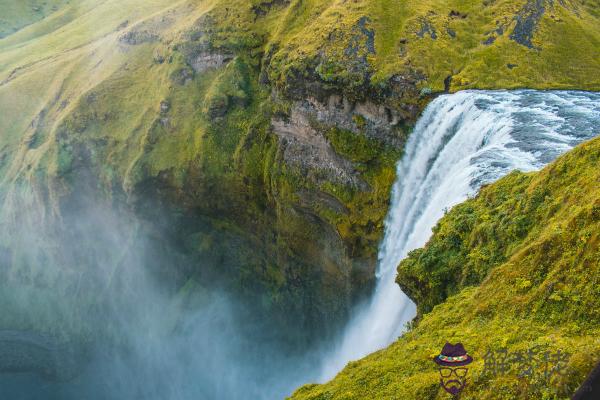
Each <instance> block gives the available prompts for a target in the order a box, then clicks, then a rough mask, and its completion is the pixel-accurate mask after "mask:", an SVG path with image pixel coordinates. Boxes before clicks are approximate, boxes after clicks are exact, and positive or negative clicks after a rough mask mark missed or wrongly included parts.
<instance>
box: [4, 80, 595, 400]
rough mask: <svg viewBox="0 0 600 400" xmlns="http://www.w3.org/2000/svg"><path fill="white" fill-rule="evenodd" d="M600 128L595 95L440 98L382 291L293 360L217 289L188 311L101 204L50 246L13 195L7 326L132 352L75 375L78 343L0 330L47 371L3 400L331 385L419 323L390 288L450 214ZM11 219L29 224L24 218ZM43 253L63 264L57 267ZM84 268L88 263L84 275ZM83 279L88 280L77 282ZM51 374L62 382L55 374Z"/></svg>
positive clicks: (31, 205) (414, 156)
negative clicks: (339, 333)
mask: <svg viewBox="0 0 600 400" xmlns="http://www.w3.org/2000/svg"><path fill="white" fill-rule="evenodd" d="M598 127H600V94H592V93H584V92H539V91H513V92H508V91H493V92H490V91H466V92H460V93H456V94H452V95H446V96H440V97H438V98H437V99H436V100H434V101H433V102H432V103H431V104H430V105H429V107H427V109H426V110H425V112H424V114H423V116H422V117H421V119H420V120H419V122H418V124H417V126H416V127H415V130H414V133H413V134H412V135H411V138H410V140H409V142H408V143H407V145H406V151H405V155H404V157H403V158H402V160H401V161H400V162H399V164H398V178H397V181H396V183H395V184H394V187H393V193H392V203H391V206H390V210H389V215H388V218H387V221H386V229H385V238H384V241H383V243H382V245H381V249H380V254H379V267H378V275H377V279H378V280H377V287H376V290H375V292H374V294H373V297H372V299H371V301H370V302H369V303H368V304H366V305H364V306H363V307H362V308H360V309H359V310H357V312H356V315H355V317H354V318H353V319H352V320H351V321H350V323H349V325H348V327H347V329H346V331H345V333H344V335H343V337H341V338H340V339H339V341H337V342H336V343H337V348H335V349H333V351H320V350H319V349H312V350H310V351H308V350H307V351H306V353H305V354H298V352H296V351H295V349H294V351H292V352H289V351H288V352H286V351H285V350H284V349H285V347H284V346H282V345H279V344H277V343H276V341H275V340H274V339H273V338H274V337H276V335H275V336H274V335H273V334H272V332H270V328H271V325H270V324H269V321H268V317H266V316H265V317H257V316H256V315H255V314H251V313H249V310H250V311H251V310H252V308H251V307H246V305H245V304H239V301H238V300H236V299H235V298H232V297H231V296H229V295H228V294H227V293H224V292H222V291H220V290H219V289H218V288H210V290H209V288H205V289H204V291H200V290H197V291H196V292H199V294H198V299H196V300H195V301H198V302H200V303H201V304H202V306H201V307H196V308H193V310H194V311H189V312H188V311H181V310H180V308H181V307H179V306H178V305H177V301H175V304H173V300H172V299H171V298H170V297H168V296H166V295H165V294H164V293H163V291H162V289H161V287H156V285H155V282H153V280H151V279H148V276H146V274H147V272H146V270H147V269H148V265H150V264H152V260H153V259H157V262H159V263H160V261H161V260H160V259H161V254H159V253H160V252H161V250H160V248H156V246H155V245H154V244H155V242H154V241H151V240H148V238H145V237H144V236H143V235H142V236H141V237H139V238H138V237H137V236H136V235H137V234H136V232H138V230H137V228H136V227H135V226H132V224H130V223H129V220H127V219H124V220H123V219H122V218H121V217H119V216H114V215H113V214H112V213H113V210H112V209H110V208H109V209H106V210H103V209H102V208H101V207H100V205H99V204H95V203H94V201H93V200H89V201H88V200H86V201H82V204H84V205H85V207H83V208H82V209H81V210H79V211H78V212H75V211H73V210H71V212H70V213H71V214H73V215H70V219H71V221H72V222H71V223H66V224H67V227H68V228H69V229H68V231H73V230H75V231H74V232H73V233H72V235H71V236H69V237H67V239H66V240H65V239H59V238H57V239H56V241H49V240H48V238H51V237H53V236H56V235H54V228H55V227H54V226H53V224H51V223H46V222H45V221H46V220H47V219H46V218H45V215H44V213H40V212H38V211H40V210H42V209H39V208H38V207H37V206H36V198H35V196H33V197H32V196H31V192H30V191H29V190H26V189H24V190H23V191H22V192H23V193H21V191H16V190H13V192H14V193H17V192H18V193H19V194H18V195H17V194H14V193H13V194H14V195H13V196H12V197H10V196H9V197H7V199H9V200H10V199H11V198H12V199H13V200H12V201H5V202H4V203H3V207H2V209H0V222H2V221H13V222H12V225H14V226H15V227H16V230H14V232H13V231H11V232H5V231H6V229H4V228H3V229H0V237H2V235H4V236H6V235H8V236H10V237H9V238H6V237H3V242H8V243H11V241H10V240H11V238H12V239H13V241H14V242H15V246H14V248H15V249H16V248H22V249H24V250H23V251H24V254H23V255H22V256H23V257H22V258H23V260H21V262H22V263H23V264H24V265H27V266H29V267H30V269H31V271H29V273H33V276H32V279H31V281H30V280H29V279H24V275H23V274H24V273H25V272H27V271H28V270H27V271H23V270H17V271H14V272H15V273H14V274H12V273H10V268H5V269H4V270H2V269H0V272H1V273H2V274H4V275H1V277H2V278H3V279H2V280H0V309H2V310H3V313H2V314H1V315H0V321H3V320H4V319H6V320H8V321H17V322H18V323H19V324H21V325H23V326H35V325H36V323H37V322H38V320H39V319H40V318H42V323H43V324H47V325H52V326H56V327H57V328H62V327H67V329H66V330H67V332H75V331H81V332H83V333H85V332H88V331H92V332H94V331H98V330H102V331H103V332H105V333H104V334H105V335H108V336H110V337H113V336H117V337H118V340H116V341H117V342H118V343H122V344H123V346H122V347H115V346H114V345H113V344H112V342H111V344H109V345H102V344H98V345H95V346H94V347H92V348H91V349H89V350H86V351H85V352H84V351H82V352H81V355H80V356H81V357H84V358H85V359H86V362H84V363H82V364H81V366H80V365H79V364H72V365H71V361H72V359H73V360H75V359H76V358H77V356H78V354H79V352H78V349H77V348H74V347H73V346H72V344H71V343H70V342H69V341H66V342H64V343H54V342H53V341H52V339H50V338H48V337H46V336H44V335H41V334H35V333H24V332H22V331H21V332H16V331H0V357H3V358H0V372H6V371H2V369H3V368H4V367H7V366H8V367H7V369H8V370H10V371H12V370H15V369H16V370H19V369H22V370H23V371H31V370H38V371H37V372H38V373H34V374H32V373H27V374H14V373H10V374H0V399H5V398H6V399H22V400H53V399H61V400H65V399H66V400H71V399H73V400H75V399H83V398H85V399H90V400H106V399H110V400H112V399H134V398H136V399H137V398H139V399H150V400H158V399H160V400H175V399H178V400H190V399H210V400H212V399H218V400H232V399H235V400H237V399H244V400H246V399H256V400H273V399H281V398H283V397H284V396H285V395H286V394H289V393H290V392H292V391H293V390H294V388H295V387H297V386H299V385H301V384H302V383H306V382H307V381H312V380H315V379H317V378H318V377H319V373H320V371H319V366H320V367H322V371H321V379H323V380H325V379H328V378H331V377H332V376H333V375H334V374H335V373H337V372H338V371H339V370H340V369H341V368H343V366H344V365H345V364H346V363H347V362H348V361H349V360H352V359H357V358H360V357H362V356H364V355H366V354H368V353H370V352H372V351H375V350H377V349H380V348H382V347H385V346H387V345H388V344H389V343H390V342H392V341H393V340H395V339H396V338H397V337H398V335H400V334H401V333H402V330H403V327H404V324H405V323H406V322H407V321H409V320H410V319H411V318H413V316H414V314H415V307H414V305H413V304H412V303H411V302H410V300H409V299H408V298H407V297H406V296H405V295H404V294H403V293H402V292H401V291H400V289H399V288H398V287H397V285H396V284H395V283H394V277H395V271H396V266H397V265H398V263H399V261H400V260H401V259H402V258H404V257H405V256H406V254H407V253H408V252H409V251H410V250H412V249H414V248H417V247H420V246H422V245H423V244H424V243H425V242H426V241H427V239H428V238H429V236H430V234H431V228H432V227H433V226H434V224H435V223H436V221H438V220H439V218H440V217H441V216H442V215H443V214H444V211H445V210H446V209H448V208H449V207H451V206H452V205H454V204H456V203H458V202H460V201H462V200H464V199H465V198H467V197H468V196H470V195H473V194H474V193H475V192H476V191H477V190H478V188H479V187H480V186H481V185H482V184H484V183H487V182H491V181H494V180H496V179H498V178H499V177H501V176H503V175H505V174H507V173H508V172H509V171H511V170H513V169H515V168H516V169H520V170H523V171H531V170H536V169H539V168H541V167H542V166H543V165H545V164H546V163H548V162H550V161H551V160H553V159H554V158H556V157H557V156H558V155H559V154H561V153H564V152H565V151H567V150H569V149H570V148H572V147H573V146H574V145H576V144H577V143H580V142H582V141H584V140H586V139H588V138H591V137H592V136H594V134H598V133H600V131H599V130H598ZM28 209H31V211H27V210H28ZM10 210H18V211H19V213H20V214H23V215H21V216H20V218H19V219H16V218H14V217H13V216H12V215H11V213H10ZM3 214H8V215H4V217H3ZM11 233H16V234H11ZM69 238H70V239H69ZM84 239H85V240H84ZM80 242H86V243H95V246H94V249H93V250H94V252H93V253H92V254H85V253H84V254H80V253H79V252H78V249H77V246H73V244H74V243H80ZM1 250H2V249H0V263H2V260H3V259H2V252H1ZM47 254H50V255H55V256H57V257H58V258H57V260H58V261H59V262H58V264H56V268H55V269H53V268H51V267H49V265H48V261H49V259H46V258H44V257H45V255H47ZM162 256H164V255H162ZM80 261H85V262H87V263H88V264H90V265H88V268H87V269H84V268H82V267H81V265H80ZM71 264H72V265H71ZM40 265H41V266H42V267H43V268H39V266H40ZM69 265H71V267H72V268H69ZM117 268H120V269H119V270H118V271H117ZM80 274H87V275H86V276H88V279H87V281H88V282H91V283H93V284H92V285H88V286H86V285H84V284H83V283H81V282H83V281H85V280H82V279H80V278H78V276H80ZM72 277H75V278H77V279H75V282H76V285H75V286H73V285H72V283H73V279H71V278H72ZM5 278H6V279H5ZM90 278H91V279H90ZM32 282H37V284H36V285H33V286H32ZM39 282H49V283H48V284H47V285H40V283H39ZM21 284H22V285H21ZM20 285H21V286H20ZM77 293H79V294H80V297H74V296H75V294H77ZM92 293H93V294H94V295H93V296H92ZM90 297H92V298H94V299H104V300H105V303H106V304H105V305H106V307H105V308H102V309H98V308H97V307H89V306H88V305H86V304H85V301H86V299H88V298H90ZM81 302H83V304H79V303H81ZM102 304H104V303H102ZM7 310H8V311H10V312H12V314H14V315H12V316H10V315H8V314H10V313H7V312H6V311H7ZM76 310H79V312H80V313H77V312H76ZM178 310H179V311H178ZM176 311H177V312H181V313H183V312H185V315H184V314H180V315H174V314H173V313H174V312H176ZM88 312H89V313H88ZM44 318H46V319H44ZM261 318H263V319H262V320H261ZM29 320H31V321H29ZM82 322H85V324H83V325H82V326H79V325H78V324H80V323H82ZM6 325H8V326H10V324H9V323H6ZM83 333H82V334H83ZM288 350H289V349H288ZM71 353H73V354H71ZM7 357H8V358H7ZM32 366H34V367H35V368H32ZM79 368H80V369H79ZM55 372H58V373H61V374H62V375H64V376H62V377H61V376H58V378H60V379H53V377H52V376H48V375H52V373H55ZM59 375H60V374H59ZM48 378H50V379H48ZM54 378H56V377H54Z"/></svg>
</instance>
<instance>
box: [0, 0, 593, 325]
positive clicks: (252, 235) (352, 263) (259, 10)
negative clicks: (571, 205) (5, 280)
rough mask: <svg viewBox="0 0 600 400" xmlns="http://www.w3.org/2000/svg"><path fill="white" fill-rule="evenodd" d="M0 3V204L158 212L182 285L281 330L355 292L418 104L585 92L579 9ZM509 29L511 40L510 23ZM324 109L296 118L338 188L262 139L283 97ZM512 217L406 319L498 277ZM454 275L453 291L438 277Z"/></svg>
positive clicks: (301, 0) (588, 83) (586, 25)
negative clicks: (84, 197)
mask: <svg viewBox="0 0 600 400" xmlns="http://www.w3.org/2000/svg"><path fill="white" fill-rule="evenodd" d="M482 4H483V5H482ZM532 7H533V8H532ZM535 7H537V9H536V8H535ZM0 9H1V10H2V15H1V16H0V114H1V115H0V198H2V199H3V194H4V193H6V192H7V191H10V189H11V185H14V184H15V183H16V182H28V183H29V184H31V186H32V187H35V188H36V190H38V191H39V193H38V194H39V198H40V199H44V201H45V202H46V203H47V204H45V205H46V206H47V209H48V210H49V212H48V214H49V215H54V214H60V210H61V208H62V207H63V206H64V205H65V204H68V202H69V200H70V199H71V198H72V197H74V196H76V195H77V191H78V190H82V189H81V187H80V186H77V185H78V184H80V183H81V182H82V181H84V182H85V183H86V185H87V186H86V188H87V189H86V190H94V191H95V193H94V196H99V197H102V198H107V199H110V200H111V201H113V202H114V203H115V204H119V205H121V206H126V207H127V208H129V209H132V210H133V211H134V212H136V213H138V215H139V216H140V218H141V219H144V220H146V221H151V222H155V221H154V220H155V215H153V214H152V213H153V212H154V213H156V211H157V207H158V206H156V205H157V204H158V205H160V207H159V208H158V209H160V211H161V212H163V211H164V213H165V214H166V215H167V216H168V218H169V221H171V222H170V223H169V224H165V225H168V226H169V229H170V231H169V233H168V239H169V240H172V241H173V242H176V243H178V244H183V245H182V247H183V249H182V252H183V253H185V255H186V256H187V257H189V258H190V260H192V261H191V264H192V265H194V266H195V267H194V268H190V270H191V271H190V270H187V271H185V275H186V276H185V278H189V279H197V280H199V281H200V280H202V278H201V276H205V277H206V276H208V277H209V278H210V279H213V278H214V279H216V278H215V277H219V278H223V279H224V280H226V281H227V282H228V284H230V285H233V286H235V289H236V290H237V291H239V292H241V293H244V294H248V295H249V296H256V298H253V300H256V303H257V304H263V305H264V306H265V308H266V309H268V311H274V312H278V313H279V315H281V318H282V320H285V321H287V323H289V325H290V326H293V328H294V330H296V331H303V329H299V328H298V326H299V325H302V324H306V325H309V324H316V323H321V322H322V321H337V320H338V319H342V318H343V317H344V314H345V312H346V310H347V309H348V307H349V304H350V303H351V302H352V301H353V299H355V298H356V297H357V293H359V292H361V291H363V290H365V289H366V288H368V287H369V284H370V283H372V279H373V272H374V266H375V262H376V251H377V244H378V241H379V240H380V238H381V235H382V232H383V220H384V218H385V215H386V212H387V206H388V201H389V195H390V187H391V185H392V183H393V181H394V178H395V176H394V174H395V170H394V163H395V162H396V161H397V159H398V157H399V156H400V154H401V153H402V149H401V147H402V143H403V142H404V140H405V139H406V136H407V134H408V132H410V129H411V126H412V124H414V122H415V120H416V118H417V117H418V115H419V113H420V111H421V110H422V109H423V107H425V105H426V104H427V103H428V101H429V100H430V99H431V97H432V96H433V95H435V94H436V93H439V92H441V91H444V90H448V91H455V90H459V89H465V88H514V87H524V86H526V87H531V88H543V89H544V88H577V89H590V90H598V89H600V80H599V79H600V78H599V77H600V59H598V57H597V49H598V48H599V47H600V24H599V23H598V22H599V20H600V15H599V14H598V11H597V10H598V8H597V2H592V1H571V2H550V1H532V0H496V1H484V2H483V3H481V1H459V0H452V1H448V0H444V1H442V0H427V1H422V2H418V3H417V2H406V1H401V0H380V1H374V0H357V1H353V2H340V1H332V0H290V1H287V0H270V1H269V0H267V1H265V0H251V1H244V2H240V1H238V0H179V1H172V0H105V1H97V0H68V1H67V0H65V1H51V0H46V1H33V0H31V1H24V2H17V1H2V0H0ZM532 10H534V11H535V12H533V11H532ZM529 17H531V18H533V19H534V20H535V23H534V24H533V25H532V26H533V29H531V30H529V29H528V26H529V25H527V26H525V27H523V26H522V25H523V24H522V23H520V22H519V21H521V20H523V19H527V18H529ZM534 17H535V18H534ZM7 21H8V22H7ZM331 96H334V97H335V96H337V97H339V99H340V104H344V105H346V106H347V110H346V109H345V110H344V112H345V114H343V113H342V112H341V111H340V112H339V114H340V115H341V116H339V115H337V114H336V116H335V117H336V118H338V120H337V121H336V120H335V118H333V119H332V120H330V121H326V122H324V121H317V120H316V117H315V115H308V116H307V117H306V119H307V120H308V121H309V125H310V126H309V127H307V128H306V129H310V130H311V134H312V132H313V131H314V135H313V136H316V137H318V139H319V140H320V141H319V143H320V144H322V145H323V147H324V148H325V149H324V150H323V151H324V152H326V153H327V155H331V154H333V155H331V157H332V158H335V159H336V160H337V159H338V158H339V160H341V161H340V164H342V165H343V166H344V167H345V168H346V169H345V170H344V173H346V174H347V175H351V178H352V179H348V180H347V181H343V180H335V179H330V178H329V177H328V176H327V174H326V173H324V172H323V171H324V170H325V169H326V168H327V165H326V164H327V162H323V164H324V165H319V164H318V162H315V163H314V165H311V166H310V168H312V169H311V170H309V171H306V170H303V169H302V168H300V167H298V166H296V165H293V164H292V163H288V162H287V161H286V154H287V153H286V147H285V146H286V144H285V143H284V142H285V141H284V140H283V139H282V137H281V136H280V135H278V133H277V132H275V131H274V128H273V121H274V120H275V119H281V120H282V121H288V120H290V119H291V118H292V116H293V114H294V110H297V108H298V107H299V105H298V104H299V103H301V102H303V101H306V102H311V104H317V106H315V107H321V106H322V108H323V109H327V107H328V101H329V100H330V99H331ZM357 104H358V106H362V108H361V107H358V106H357ZM326 105H327V106H326ZM338 108H339V107H338ZM361 110H362V111H361ZM365 110H369V111H365ZM373 110H376V111H373ZM377 110H379V111H381V112H379V111H377ZM308 113H309V114H310V112H308ZM313 114H315V112H313ZM374 120H376V121H374ZM331 121H333V122H331ZM337 122H341V123H340V124H339V126H338V124H337ZM381 127H384V128H390V130H389V132H387V133H383V134H379V133H381V132H380V131H382V129H380V128H381ZM302 128H304V127H302ZM383 130H385V129H383ZM295 139H298V138H295ZM298 140H304V139H303V138H300V139H298ZM294 155H295V156H297V158H301V156H302V154H300V155H298V154H294ZM301 161H302V160H301ZM512 179H515V180H518V179H521V178H516V177H513V178H512ZM32 197H36V196H34V195H32ZM526 217H527V218H529V219H523V221H521V222H520V225H519V226H518V227H517V228H515V231H514V232H510V233H507V234H506V236H505V237H502V238H500V239H498V240H499V242H498V243H496V244H494V243H492V241H490V240H488V241H487V242H485V243H482V244H481V248H480V251H481V255H480V256H477V257H479V258H477V257H476V256H475V255H474V256H473V260H471V262H470V264H469V265H468V267H466V268H467V269H466V270H464V271H463V270H462V266H460V267H459V266H458V265H457V264H455V263H453V261H448V262H447V264H444V265H446V267H444V268H442V267H441V266H440V268H442V270H441V271H439V276H438V280H437V281H431V283H430V284H431V285H435V287H436V288H439V289H440V292H439V293H442V294H440V295H439V296H438V297H435V298H427V297H428V296H429V297H431V296H433V295H432V294H426V293H425V292H423V293H421V292H418V290H416V289H415V290H414V293H415V294H414V295H415V297H417V296H421V297H423V305H422V306H421V307H422V308H423V310H422V311H423V312H426V311H427V310H429V309H430V308H431V307H432V306H433V305H435V304H437V303H439V302H440V301H443V300H444V299H445V298H446V297H447V296H448V295H452V294H453V293H456V292H457V291H459V290H460V289H461V288H462V287H463V286H465V285H471V284H475V283H478V282H479V281H480V280H481V279H483V277H484V276H486V273H487V271H488V268H489V267H490V266H493V265H497V264H498V265H499V264H501V263H503V262H504V261H505V259H504V258H502V257H508V254H509V253H508V252H509V251H511V249H512V248H513V247H514V246H516V245H518V244H519V243H521V242H520V240H524V239H523V238H521V236H519V235H523V234H525V231H526V230H527V229H530V227H529V225H528V224H529V223H530V221H532V218H534V217H533V216H532V215H529V214H527V216H526ZM524 218H525V217H524ZM466 223H475V222H473V221H471V222H469V221H467V222H466ZM527 232H528V231H527ZM484 233H485V232H484ZM486 234H487V233H486ZM462 235H467V233H462ZM460 237H461V238H462V236H460ZM515 238H516V239H518V240H517V242H515V243H516V244H515V243H512V242H511V240H513V239H515ZM463 239H464V238H463ZM465 240H466V239H465ZM500 241H501V242H500ZM230 243H234V244H235V245H234V246H227V245H226V244H230ZM232 247H234V248H235V251H233V250H232ZM442 250H443V249H442ZM442 250H440V251H442ZM464 251H465V250H464V249H462V248H459V249H456V252H457V254H462V253H461V252H464ZM501 251H504V252H505V254H504V256H501V255H500V253H501ZM487 252H497V254H496V253H494V254H495V255H494V256H492V255H489V254H487ZM435 257H438V258H435ZM435 257H433V256H432V258H431V259H432V260H433V259H435V260H438V259H440V258H443V256H442V255H441V254H440V255H436V256H435ZM494 257H495V258H494ZM488 261H489V263H488ZM422 268H423V269H424V270H426V269H427V268H433V267H432V266H431V265H429V264H425V263H423V267H422ZM417 270H418V269H417ZM457 270H460V273H461V274H462V275H463V278H461V280H460V282H457V283H451V282H454V281H453V280H451V281H450V282H448V276H449V275H452V273H454V272H456V271H457ZM203 274H204V275H203ZM174 275H176V274H174ZM417 278H419V277H417ZM205 279H207V278H205ZM523 284H525V283H523ZM426 298H427V299H426ZM41 302H42V303H43V301H41ZM290 310H291V311H290ZM7 318H8V317H7ZM298 321H299V322H298ZM319 326H320V325H319ZM305 331H308V330H305Z"/></svg>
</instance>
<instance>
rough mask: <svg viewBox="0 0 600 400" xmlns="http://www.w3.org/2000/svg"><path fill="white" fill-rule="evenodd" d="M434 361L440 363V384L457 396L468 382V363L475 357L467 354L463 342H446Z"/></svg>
mask: <svg viewBox="0 0 600 400" xmlns="http://www.w3.org/2000/svg"><path fill="white" fill-rule="evenodd" d="M433 361H434V362H435V363H436V364H437V365H438V369H439V372H440V385H441V386H442V388H444V390H445V391H446V392H448V393H450V394H451V395H453V396H457V395H458V394H459V393H460V392H461V391H462V390H463V389H464V387H465V385H466V384H467V373H468V372H469V369H468V368H467V367H466V366H467V365H469V364H471V363H472V362H473V358H472V357H471V356H470V355H468V354H467V351H466V350H465V348H464V346H463V345H462V343H457V344H450V343H446V344H445V345H444V347H443V348H442V352H441V354H440V355H438V356H435V357H434V358H433Z"/></svg>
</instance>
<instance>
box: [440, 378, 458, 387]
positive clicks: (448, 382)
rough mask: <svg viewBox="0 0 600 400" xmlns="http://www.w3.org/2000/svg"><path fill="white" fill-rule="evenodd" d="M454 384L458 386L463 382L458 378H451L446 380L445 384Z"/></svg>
mask: <svg viewBox="0 0 600 400" xmlns="http://www.w3.org/2000/svg"><path fill="white" fill-rule="evenodd" d="M452 384H456V385H458V386H462V382H461V381H459V380H458V379H451V380H449V381H445V382H444V386H451V385H452Z"/></svg>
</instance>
